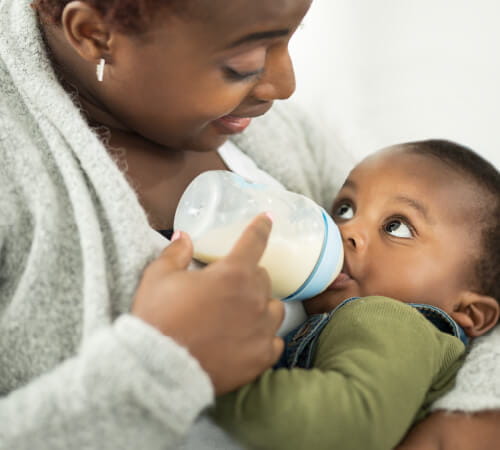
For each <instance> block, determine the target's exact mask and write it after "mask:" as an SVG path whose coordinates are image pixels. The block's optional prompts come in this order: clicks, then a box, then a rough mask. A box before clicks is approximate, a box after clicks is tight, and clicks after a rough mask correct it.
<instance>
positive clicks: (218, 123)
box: [212, 116, 252, 134]
mask: <svg viewBox="0 0 500 450" xmlns="http://www.w3.org/2000/svg"><path fill="white" fill-rule="evenodd" d="M251 121H252V119H251V118H250V117H236V116H224V117H221V118H220V119H217V120H214V121H213V122H212V123H213V125H214V127H215V128H216V129H217V131H219V132H220V133H221V134H237V133H241V132H242V131H244V130H245V129H246V128H247V127H248V125H250V122H251Z"/></svg>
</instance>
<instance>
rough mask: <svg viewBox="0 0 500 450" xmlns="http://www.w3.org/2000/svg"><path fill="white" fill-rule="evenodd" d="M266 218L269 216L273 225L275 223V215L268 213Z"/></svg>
mask: <svg viewBox="0 0 500 450" xmlns="http://www.w3.org/2000/svg"><path fill="white" fill-rule="evenodd" d="M266 216H267V217H268V219H269V220H270V221H271V223H273V222H274V217H273V214H272V213H270V212H269V211H268V212H266Z"/></svg>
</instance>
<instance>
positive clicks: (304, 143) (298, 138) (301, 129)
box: [233, 101, 351, 208]
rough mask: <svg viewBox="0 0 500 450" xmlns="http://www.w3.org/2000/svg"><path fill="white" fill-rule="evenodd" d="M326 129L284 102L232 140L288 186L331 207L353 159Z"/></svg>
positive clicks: (290, 103) (295, 105)
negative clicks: (348, 156) (329, 135)
mask: <svg viewBox="0 0 500 450" xmlns="http://www.w3.org/2000/svg"><path fill="white" fill-rule="evenodd" d="M325 131H326V130H325V129H324V128H322V127H321V126H318V125H317V124H315V123H314V121H313V120H311V118H310V117H309V115H308V114H307V113H306V112H305V111H304V110H302V109H301V107H300V106H299V105H297V104H295V103H293V102H291V101H284V102H276V103H275V105H274V106H273V108H272V109H271V110H270V111H269V112H268V113H267V114H265V115H264V116H262V117H259V118H257V119H254V122H253V123H252V125H251V126H250V127H249V128H248V129H247V130H246V132H245V133H243V134H241V135H239V136H235V137H234V138H233V141H234V142H235V144H236V145H237V146H238V147H239V148H240V149H241V150H242V151H243V152H245V153H246V154H248V155H249V156H250V157H251V158H252V159H253V160H254V161H255V162H256V163H257V164H258V165H259V167H260V168H261V169H263V170H265V171H266V172H268V173H270V174H271V175H272V176H274V177H275V178H277V179H278V180H279V181H280V182H281V183H282V184H284V185H285V186H286V187H287V188H288V189H290V190H293V191H296V192H300V193H302V194H304V195H307V196H309V197H311V198H313V199H314V200H316V201H317V202H319V203H321V204H322V205H323V206H326V207H328V208H329V207H330V206H331V204H330V201H331V200H332V199H333V196H334V194H335V192H336V190H337V189H338V188H339V186H340V185H341V184H342V182H343V180H344V177H345V174H346V173H347V171H348V169H349V168H350V165H351V162H350V160H349V158H345V157H344V156H345V154H346V153H345V151H344V150H342V149H341V148H340V146H338V145H337V144H336V143H335V142H332V140H329V139H327V137H326V133H325ZM343 155H344V156H343Z"/></svg>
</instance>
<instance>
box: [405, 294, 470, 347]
mask: <svg viewBox="0 0 500 450" xmlns="http://www.w3.org/2000/svg"><path fill="white" fill-rule="evenodd" d="M408 305H410V306H413V307H414V308H415V309H417V310H418V311H419V312H420V313H422V314H423V315H424V316H425V317H426V318H427V319H428V320H429V321H430V322H431V323H433V324H434V325H435V326H436V328H437V329H438V330H440V331H442V332H443V333H448V334H451V335H452V336H455V337H457V338H458V339H460V340H461V341H462V343H463V344H464V345H465V346H467V345H468V343H469V338H468V337H467V335H466V334H465V331H464V330H463V328H462V327H461V326H460V325H458V323H456V322H455V321H454V320H453V319H452V318H451V317H450V316H449V315H448V314H447V313H446V312H445V311H443V310H442V309H440V308H438V307H437V306H432V305H426V304H423V303H408Z"/></svg>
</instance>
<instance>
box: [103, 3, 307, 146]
mask: <svg viewBox="0 0 500 450" xmlns="http://www.w3.org/2000/svg"><path fill="white" fill-rule="evenodd" d="M311 1H312V0H272V1H270V0H231V1H229V2H225V1H224V2H223V1H218V0H215V1H214V0H212V1H206V2H199V3H200V6H199V8H201V9H199V8H198V10H196V11H195V12H194V15H190V14H187V15H186V16H183V15H173V14H171V13H168V11H164V12H163V13H161V14H159V17H157V18H155V20H154V23H152V24H150V25H149V27H148V30H147V31H146V32H145V34H144V35H141V36H140V38H138V37H133V36H129V35H127V34H124V33H115V36H114V41H113V54H112V58H111V60H110V61H109V63H108V64H107V65H106V69H105V74H104V81H103V82H102V83H100V84H97V85H96V87H95V90H96V96H97V97H98V99H99V101H100V103H102V104H103V105H105V108H106V110H107V112H108V113H110V114H111V116H112V117H113V119H115V120H117V121H118V122H119V123H120V124H121V125H122V126H123V127H124V128H125V129H128V130H130V131H133V132H136V133H138V134H140V135H142V136H143V137H145V138H147V139H149V140H151V141H154V142H156V143H159V144H161V145H163V146H166V147H169V148H171V149H178V150H197V151H207V150H213V149H215V148H217V147H218V146H220V145H221V144H222V143H223V142H224V141H225V140H226V139H227V137H228V136H229V135H231V134H234V133H239V132H241V131H243V130H244V129H245V128H246V127H247V126H248V125H249V123H250V119H251V118H253V117H257V116H260V115H262V114H264V113H265V112H266V111H267V110H268V109H269V108H270V107H271V106H272V103H273V100H275V99H284V98H287V97H289V96H290V95H291V94H292V93H293V91H294V89H295V79H294V74H293V68H292V63H291V61H290V56H289V53H288V42H289V40H290V37H291V36H292V34H293V33H294V31H295V30H296V28H297V26H298V25H299V24H300V22H301V20H302V18H303V17H304V15H305V13H306V12H307V10H308V8H309V6H310V4H311Z"/></svg>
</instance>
